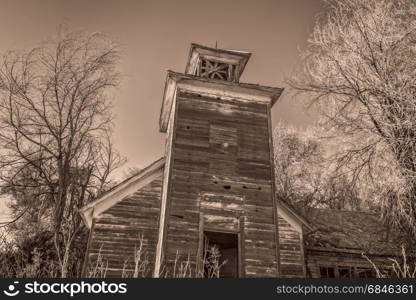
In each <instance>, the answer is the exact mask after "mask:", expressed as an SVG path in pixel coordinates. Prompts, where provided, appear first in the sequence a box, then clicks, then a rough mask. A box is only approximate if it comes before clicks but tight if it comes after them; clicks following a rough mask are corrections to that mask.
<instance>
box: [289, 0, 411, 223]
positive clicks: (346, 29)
mask: <svg viewBox="0 0 416 300" xmlns="http://www.w3.org/2000/svg"><path fill="white" fill-rule="evenodd" d="M328 4H329V13H328V16H327V18H326V19H325V20H322V21H321V22H318V23H317V24H316V26H315V29H314V32H313V34H312V36H311V37H310V39H309V41H308V42H309V46H308V48H307V50H306V51H305V53H304V65H303V70H302V72H300V73H299V74H298V75H297V76H296V77H294V78H293V79H291V80H290V81H289V83H290V85H291V86H292V87H293V88H294V89H296V90H297V91H299V92H306V93H307V94H308V95H309V96H310V97H311V98H310V99H311V100H310V104H311V105H316V107H318V108H319V109H320V111H321V112H322V115H323V116H324V117H325V119H324V120H325V123H324V125H327V126H328V127H329V128H331V129H332V130H333V131H332V133H334V135H338V137H339V140H340V141H341V142H342V143H343V144H344V149H343V151H342V153H340V155H339V156H338V162H339V164H340V165H343V166H348V168H349V171H350V173H351V174H353V177H354V178H355V179H356V180H359V179H360V178H362V177H367V178H372V176H374V170H375V169H378V171H380V170H381V172H382V175H383V177H384V178H385V179H388V180H387V181H388V184H380V182H378V183H377V184H378V186H380V187H381V188H382V189H383V195H384V196H383V197H381V198H380V199H381V200H382V205H383V206H384V208H385V212H386V213H387V215H389V216H391V218H390V220H393V221H394V222H395V223H396V225H400V226H404V227H402V228H408V229H412V228H413V230H414V229H415V228H416V226H415V220H416V219H415V217H416V206H415V204H416V202H415V196H416V147H415V145H416V143H415V138H416V119H415V117H414V116H415V113H416V101H415V96H416V85H415V83H416V72H415V70H416V60H415V57H416V47H415V42H416V2H414V1H412V0H394V1H393V0H345V1H329V2H328ZM383 161H384V163H383ZM377 164H378V165H377ZM383 169H384V171H383ZM376 177H377V176H376ZM392 178H393V179H392ZM380 179H381V176H380V172H379V176H378V180H380ZM375 181H377V180H375Z"/></svg>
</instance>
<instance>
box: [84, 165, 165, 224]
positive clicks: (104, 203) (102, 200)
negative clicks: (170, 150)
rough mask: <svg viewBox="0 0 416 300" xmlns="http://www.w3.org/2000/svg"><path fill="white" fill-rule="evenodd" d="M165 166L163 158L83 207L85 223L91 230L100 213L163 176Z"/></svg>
mask: <svg viewBox="0 0 416 300" xmlns="http://www.w3.org/2000/svg"><path fill="white" fill-rule="evenodd" d="M164 166H165V158H164V157H162V158H160V159H158V160H157V161H155V162H153V163H152V164H150V165H149V166H147V167H146V168H144V169H142V170H140V171H139V172H138V173H136V174H134V175H132V176H130V177H129V178H127V179H125V180H123V181H122V182H120V183H119V184H117V185H116V186H114V187H113V188H112V189H110V190H109V191H107V192H105V193H104V194H103V195H101V196H100V197H98V198H97V199H96V200H94V201H92V202H90V203H89V204H87V205H85V206H83V207H82V208H81V209H80V214H81V216H82V219H83V220H84V223H85V224H86V225H87V226H88V227H89V228H91V225H92V220H93V218H94V217H97V216H98V215H99V214H100V213H102V212H104V211H105V210H107V209H109V208H110V207H112V206H113V205H115V204H116V203H118V202H120V201H121V200H123V199H125V198H126V197H128V196H130V195H132V194H134V193H135V192H136V191H137V190H138V189H140V188H142V187H144V186H146V185H148V184H149V183H151V182H152V181H153V180H155V179H156V178H157V177H158V176H160V175H162V174H163V170H164Z"/></svg>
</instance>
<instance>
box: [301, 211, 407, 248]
mask: <svg viewBox="0 0 416 300" xmlns="http://www.w3.org/2000/svg"><path fill="white" fill-rule="evenodd" d="M303 215H304V216H305V218H306V219H308V220H309V221H310V222H311V224H312V225H313V226H314V227H315V230H314V231H312V232H309V233H306V235H305V246H306V249H310V250H320V251H335V252H350V253H357V254H361V253H363V252H364V253H365V254H375V255H397V254H398V253H400V248H399V247H400V244H399V243H398V242H397V241H398V240H399V234H398V233H397V232H393V231H391V230H389V229H388V228H387V226H385V225H384V224H383V222H382V220H381V218H380V216H379V215H377V214H375V213H369V212H357V211H342V210H333V209H320V208H307V209H304V210H303Z"/></svg>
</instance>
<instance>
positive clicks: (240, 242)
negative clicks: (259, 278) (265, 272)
mask: <svg viewBox="0 0 416 300" xmlns="http://www.w3.org/2000/svg"><path fill="white" fill-rule="evenodd" d="M239 221H240V232H239V233H238V267H239V270H238V271H239V274H238V275H239V277H240V278H244V277H245V273H246V272H245V269H246V267H245V265H246V264H245V255H244V247H245V234H244V215H243V214H242V215H240V218H239Z"/></svg>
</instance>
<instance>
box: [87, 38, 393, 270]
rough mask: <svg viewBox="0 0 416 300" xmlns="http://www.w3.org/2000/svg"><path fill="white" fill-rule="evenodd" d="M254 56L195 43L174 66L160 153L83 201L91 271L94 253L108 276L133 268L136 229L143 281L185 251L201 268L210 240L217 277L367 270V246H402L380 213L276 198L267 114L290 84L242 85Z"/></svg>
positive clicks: (389, 249) (371, 251)
mask: <svg viewBox="0 0 416 300" xmlns="http://www.w3.org/2000/svg"><path fill="white" fill-rule="evenodd" d="M250 56H251V54H250V53H248V52H242V51H230V50H221V49H217V48H209V47H205V46H201V45H197V44H192V45H191V49H190V52H189V58H188V62H187V65H186V69H185V72H184V73H177V72H172V71H168V73H167V77H166V84H165V90H164V95H163V102H162V107H161V112H160V122H159V126H160V131H161V132H162V133H164V134H165V135H166V149H165V156H164V157H163V158H161V159H159V160H157V161H155V162H153V163H151V164H150V165H149V166H148V167H146V168H144V169H142V170H141V171H140V172H139V173H137V174H135V175H134V176H131V177H130V178H128V179H126V180H124V181H123V182H121V183H120V184H118V185H117V186H115V187H114V188H112V189H111V190H110V191H108V192H107V193H105V194H104V195H102V196H101V197H99V198H98V199H96V200H95V201H93V202H91V203H90V204H88V205H86V206H85V207H83V208H82V209H81V215H82V217H83V220H84V222H85V224H86V225H87V226H88V228H89V229H90V235H89V241H88V248H87V253H86V262H85V266H84V276H88V272H89V269H90V268H93V267H94V265H95V263H96V261H97V259H98V258H100V260H101V261H103V260H105V262H106V265H105V267H106V272H105V276H109V277H114V276H116V277H121V276H123V272H125V271H126V269H129V268H134V266H133V267H132V263H133V265H134V255H135V253H136V252H137V247H138V245H137V243H138V236H140V237H141V240H140V242H141V245H140V247H141V248H140V249H141V251H142V252H141V253H143V249H144V252H145V255H144V256H145V257H146V262H147V264H146V268H147V273H146V276H148V277H162V276H167V277H173V276H174V271H173V269H174V268H179V264H178V259H179V260H180V259H187V260H188V262H189V263H190V266H192V267H191V268H190V269H192V270H194V269H195V270H197V269H200V270H201V269H203V268H204V266H203V263H202V266H201V261H203V257H204V256H205V253H204V251H205V250H204V249H206V248H207V245H208V246H210V245H215V247H216V248H217V250H218V252H219V254H220V256H219V258H218V260H220V262H221V264H220V266H221V269H220V271H219V277H371V276H374V272H373V271H372V266H371V264H370V263H369V261H368V260H366V259H365V258H364V257H363V255H362V254H363V253H364V254H365V255H367V256H368V257H369V258H370V259H371V260H372V261H374V262H375V263H379V264H385V263H386V262H387V260H386V258H387V257H389V256H392V255H394V254H395V253H397V245H396V244H395V243H394V237H393V235H391V234H389V232H388V231H387V230H385V229H384V227H383V225H382V224H381V223H380V221H379V219H378V217H377V216H376V215H373V214H371V213H358V212H349V211H332V210H325V209H295V208H293V207H291V206H289V205H288V204H286V203H284V202H282V201H279V200H278V199H276V197H275V181H274V166H273V161H274V160H273V144H272V143H273V141H272V125H271V114H270V111H271V109H272V107H273V105H275V104H276V102H277V101H278V99H279V97H280V95H281V94H282V91H283V89H282V88H278V87H269V86H262V85H258V84H250V83H242V82H240V76H241V74H242V73H243V71H244V68H245V66H246V64H247V62H248V60H249V58H250ZM144 256H143V257H144ZM136 259H137V257H136ZM204 272H205V271H202V272H201V271H200V272H199V273H198V272H196V271H195V273H192V274H190V276H191V277H193V276H194V277H197V276H198V275H197V274H204ZM202 277H203V276H202Z"/></svg>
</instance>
